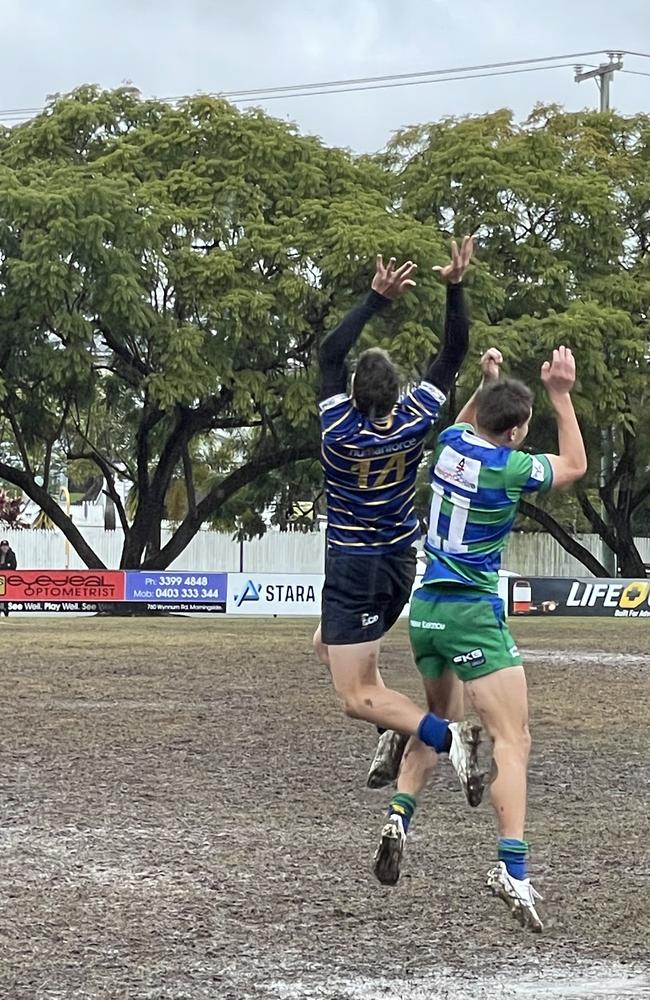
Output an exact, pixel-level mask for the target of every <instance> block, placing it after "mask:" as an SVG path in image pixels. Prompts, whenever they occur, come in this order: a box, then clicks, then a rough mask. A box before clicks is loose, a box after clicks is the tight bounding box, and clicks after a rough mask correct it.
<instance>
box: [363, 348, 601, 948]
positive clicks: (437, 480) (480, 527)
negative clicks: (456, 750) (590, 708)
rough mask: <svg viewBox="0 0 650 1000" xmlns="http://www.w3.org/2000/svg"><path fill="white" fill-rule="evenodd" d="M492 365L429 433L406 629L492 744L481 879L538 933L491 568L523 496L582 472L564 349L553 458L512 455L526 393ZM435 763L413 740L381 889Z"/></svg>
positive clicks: (506, 658) (550, 385)
mask: <svg viewBox="0 0 650 1000" xmlns="http://www.w3.org/2000/svg"><path fill="white" fill-rule="evenodd" d="M501 363H502V356H501V354H500V352H499V351H498V350H496V349H495V348H491V349H490V350H489V351H487V352H486V353H485V354H484V355H483V357H482V359H481V371H482V373H483V380H484V381H483V385H482V387H481V388H480V390H479V391H478V392H477V393H475V395H474V396H473V397H472V399H470V401H469V402H468V403H467V405H466V406H465V407H464V409H463V410H462V411H461V413H460V414H459V415H458V418H457V421H456V423H455V424H454V425H453V426H451V427H448V428H447V429H446V430H444V431H443V432H442V434H440V435H439V437H438V441H437V444H436V447H435V450H434V453H433V460H432V465H431V490H432V500H431V512H430V516H429V532H428V536H427V540H426V542H425V550H426V554H427V557H428V565H427V569H426V572H425V574H424V578H423V581H422V587H421V588H420V589H419V590H418V591H417V592H416V593H415V594H414V596H413V599H412V601H411V611H410V632H411V645H412V648H413V653H414V657H415V661H416V665H417V667H418V670H419V671H420V673H421V674H422V679H423V681H424V685H425V689H428V688H429V686H430V685H431V684H439V683H440V682H441V681H442V679H443V678H444V677H445V676H450V675H456V677H457V678H459V679H460V680H461V681H462V682H463V683H464V685H465V691H466V692H467V694H468V696H469V700H470V702H471V704H472V705H473V706H474V708H475V710H476V712H477V713H478V715H479V717H480V719H481V722H482V723H483V725H484V726H485V728H486V729H487V731H488V733H489V735H490V736H491V737H492V739H493V741H494V762H495V765H496V769H495V777H494V782H493V784H492V787H491V798H492V805H493V807H494V810H495V813H496V818H497V825H498V831H499V841H498V863H497V865H496V867H495V868H493V869H492V870H491V871H490V872H489V874H488V885H489V886H490V888H491V889H492V891H493V892H494V894H495V895H497V896H500V897H501V898H502V899H503V900H504V901H505V902H506V904H507V905H508V908H509V909H510V911H511V912H512V914H513V916H515V917H516V918H517V920H519V922H520V923H521V924H522V925H523V926H524V927H528V928H530V929H531V930H533V931H538V932H539V931H541V930H542V921H541V919H540V917H539V914H538V913H537V908H536V900H537V898H539V894H538V893H537V892H536V891H535V889H534V888H533V886H532V885H531V883H530V879H529V878H528V871H527V852H528V844H527V842H526V841H525V840H524V825H525V820H526V774H527V766H528V754H529V750H530V735H529V732H528V698H527V692H526V676H525V673H524V668H523V666H522V659H521V655H520V653H519V650H518V649H517V645H516V643H515V641H514V639H513V638H512V635H511V634H510V631H509V629H508V625H507V622H506V620H505V616H504V608H503V601H501V600H500V599H499V595H498V571H499V567H500V564H501V553H502V552H503V549H504V547H505V544H506V540H507V537H508V535H509V534H510V532H511V531H512V528H513V526H514V523H515V517H516V514H517V506H518V503H519V500H520V497H521V496H522V494H524V495H525V494H529V493H535V492H542V493H543V492H545V491H547V490H549V489H551V488H552V487H555V488H558V487H566V486H568V485H570V484H571V483H573V482H575V481H576V480H578V479H580V478H581V476H583V475H584V474H585V472H586V468H587V458H586V454H585V448H584V443H583V440H582V434H581V432H580V427H579V425H578V421H577V419H576V415H575V411H574V409H573V403H572V401H571V391H572V389H573V386H574V383H575V377H576V368H575V361H574V358H573V355H572V353H571V351H570V350H569V349H568V348H566V347H559V348H558V349H557V350H555V351H554V352H553V358H552V360H551V361H547V362H545V363H544V365H543V366H542V372H541V377H542V382H543V384H544V387H545V389H546V392H547V394H548V398H549V402H550V405H551V407H552V409H553V410H554V413H555V419H556V422H557V429H558V440H559V448H558V454H555V455H531V454H529V453H528V452H524V451H520V450H519V448H520V447H521V445H522V443H523V441H524V439H525V437H526V435H527V433H528V425H529V422H530V418H531V415H532V402H533V394H532V392H531V391H530V389H528V387H527V386H525V385H523V384H522V383H521V382H517V381H514V380H512V379H503V380H501V379H500V378H499V373H500V365H501ZM434 765H435V756H434V755H433V754H432V753H431V751H430V750H429V749H428V747H426V746H424V745H423V744H422V742H419V741H418V740H417V739H415V740H412V741H411V742H410V744H409V746H408V747H407V750H406V753H405V756H404V763H403V766H402V769H401V771H400V774H399V778H398V782H397V793H396V795H395V796H394V797H393V800H392V802H391V805H390V807H389V816H388V820H387V822H386V824H385V825H384V828H383V830H382V834H381V841H380V845H379V848H378V850H377V853H376V855H375V874H376V875H377V878H378V879H379V881H380V882H383V883H384V884H389V885H394V884H395V883H396V882H397V880H398V878H399V868H400V861H401V857H402V852H403V849H404V843H405V839H406V832H407V830H408V827H409V823H410V821H411V819H412V817H413V812H414V809H415V807H416V801H417V797H418V795H419V793H420V791H421V790H422V789H423V788H424V785H425V784H426V782H427V780H428V777H429V775H430V773H431V769H432V767H433V766H434Z"/></svg>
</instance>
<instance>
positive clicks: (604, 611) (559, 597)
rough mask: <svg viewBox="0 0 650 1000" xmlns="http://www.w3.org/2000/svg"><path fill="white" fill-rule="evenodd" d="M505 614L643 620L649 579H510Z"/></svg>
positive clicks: (648, 614)
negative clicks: (507, 611)
mask: <svg viewBox="0 0 650 1000" xmlns="http://www.w3.org/2000/svg"><path fill="white" fill-rule="evenodd" d="M509 612H510V614H511V615H513V616H514V617H518V616H523V615H526V616H542V615H544V616H546V617H551V616H555V617H559V616H571V617H574V618H647V619H648V620H650V580H631V579H627V580H616V579H600V578H597V577H589V578H586V577H541V576H540V577H526V578H525V579H524V578H523V577H511V579H510V581H509Z"/></svg>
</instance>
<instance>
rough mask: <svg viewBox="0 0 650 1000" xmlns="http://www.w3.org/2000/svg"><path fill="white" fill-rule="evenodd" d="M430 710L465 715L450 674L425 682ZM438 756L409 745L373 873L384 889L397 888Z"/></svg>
mask: <svg viewBox="0 0 650 1000" xmlns="http://www.w3.org/2000/svg"><path fill="white" fill-rule="evenodd" d="M424 687H425V692H426V696H427V704H428V706H429V710H430V711H432V712H434V713H435V714H436V715H438V716H441V717H443V718H447V719H452V720H458V719H462V717H463V713H464V699H463V685H462V684H461V682H460V681H459V680H458V678H457V677H456V676H455V675H454V674H453V673H452V672H451V671H445V672H444V674H443V675H442V676H441V677H439V678H436V679H435V680H434V679H431V678H425V679H424ZM436 760H437V754H436V753H435V752H434V751H433V750H432V749H431V748H430V747H428V746H425V744H424V743H422V742H421V741H420V740H419V739H418V738H417V737H416V736H413V737H411V739H410V740H409V741H408V743H407V746H406V750H405V752H404V756H403V758H402V766H401V767H400V771H399V775H398V778H397V792H396V794H395V795H394V796H393V798H392V799H391V802H390V806H389V810H388V819H387V821H386V823H385V824H384V826H383V828H382V831H381V839H380V842H379V847H378V848H377V851H376V852H375V858H374V866H373V870H374V873H375V875H376V877H377V878H378V880H379V881H380V882H381V883H382V884H383V885H396V884H397V881H398V879H399V875H400V865H401V860H402V854H403V852H404V846H405V844H406V835H407V833H408V829H409V824H410V822H411V819H412V817H413V813H414V811H415V807H416V803H417V798H418V796H419V795H420V794H421V792H422V790H423V789H424V787H425V785H426V784H427V782H428V781H429V779H430V777H431V775H432V773H433V771H434V769H435V766H436Z"/></svg>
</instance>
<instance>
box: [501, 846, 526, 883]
mask: <svg viewBox="0 0 650 1000" xmlns="http://www.w3.org/2000/svg"><path fill="white" fill-rule="evenodd" d="M499 861H503V863H504V865H505V866H506V868H507V869H508V874H509V875H512V877H513V878H518V879H525V878H526V877H527V875H528V866H527V861H528V844H527V842H526V841H525V840H514V839H512V838H510V837H500V838H499Z"/></svg>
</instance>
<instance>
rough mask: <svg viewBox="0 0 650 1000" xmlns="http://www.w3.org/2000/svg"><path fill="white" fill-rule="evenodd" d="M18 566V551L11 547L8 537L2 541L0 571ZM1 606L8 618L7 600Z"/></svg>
mask: <svg viewBox="0 0 650 1000" xmlns="http://www.w3.org/2000/svg"><path fill="white" fill-rule="evenodd" d="M17 568H18V563H17V562H16V553H15V552H14V550H13V549H12V548H11V546H10V544H9V542H8V541H7V540H6V539H3V540H2V541H1V542H0V573H5V572H7V570H10V569H17ZM0 607H1V608H2V613H3V614H4V616H5V618H8V617H9V605H8V603H7V602H6V601H3V603H2V605H0Z"/></svg>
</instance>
